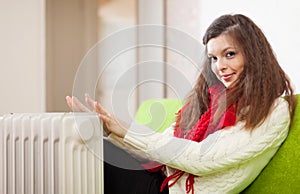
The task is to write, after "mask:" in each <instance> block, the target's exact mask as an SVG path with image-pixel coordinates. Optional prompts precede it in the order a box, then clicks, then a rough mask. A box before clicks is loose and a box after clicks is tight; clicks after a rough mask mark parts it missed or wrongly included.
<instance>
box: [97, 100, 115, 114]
mask: <svg viewBox="0 0 300 194" xmlns="http://www.w3.org/2000/svg"><path fill="white" fill-rule="evenodd" d="M94 110H95V111H96V112H97V113H99V114H101V115H105V116H107V117H112V116H111V115H110V114H109V112H108V111H107V110H105V109H104V108H103V106H102V105H101V104H100V103H98V102H95V103H94Z"/></svg>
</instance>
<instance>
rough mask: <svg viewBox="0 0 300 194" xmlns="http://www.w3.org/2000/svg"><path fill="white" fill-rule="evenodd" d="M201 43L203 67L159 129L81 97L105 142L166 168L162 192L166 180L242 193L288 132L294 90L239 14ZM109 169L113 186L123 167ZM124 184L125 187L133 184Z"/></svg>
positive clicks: (73, 103) (175, 185)
mask: <svg viewBox="0 0 300 194" xmlns="http://www.w3.org/2000/svg"><path fill="white" fill-rule="evenodd" d="M203 44H204V45H205V46H206V55H205V60H204V62H203V64H202V65H203V69H202V72H200V75H199V77H198V80H197V81H196V84H195V86H194V88H193V89H192V91H191V93H190V95H189V96H188V97H187V99H186V101H185V104H184V106H183V107H182V108H181V109H180V110H179V111H178V113H177V117H176V119H175V121H174V123H173V124H172V125H171V126H170V127H169V128H167V129H166V130H165V132H164V133H163V134H161V133H157V132H154V131H152V130H151V129H149V128H148V127H146V126H143V125H139V124H136V123H131V124H130V125H127V124H125V123H124V122H121V121H120V120H119V119H118V118H116V117H115V116H113V115H111V114H110V113H109V112H108V111H107V110H105V108H104V107H102V106H101V105H100V104H99V103H98V102H95V101H93V100H92V99H91V98H89V97H87V99H86V100H87V103H88V104H89V105H90V106H91V107H92V108H93V110H94V111H95V112H98V113H99V118H100V119H101V120H102V121H103V123H104V125H105V128H106V129H107V130H108V131H109V133H110V135H109V136H108V140H109V141H111V142H112V143H114V144H115V145H117V146H119V147H120V148H122V149H125V150H127V152H129V153H132V154H134V156H136V154H137V153H138V156H139V157H141V158H144V159H145V158H146V159H150V160H152V161H153V163H151V162H150V164H151V165H150V166H149V165H144V164H141V165H142V166H144V167H145V168H146V170H147V171H150V172H153V171H163V172H164V173H165V174H166V176H167V177H166V178H165V180H164V181H163V182H162V185H161V191H163V189H164V188H165V186H166V185H168V186H169V193H190V192H192V193H239V192H241V191H242V190H243V189H245V188H246V187H247V186H248V185H249V184H250V183H251V182H252V181H253V180H254V179H255V178H256V177H257V176H258V175H259V173H260V172H261V170H262V169H263V168H264V167H265V166H266V165H267V164H268V162H269V161H270V160H271V158H272V157H273V156H274V154H275V153H276V152H277V150H278V148H279V147H280V145H281V144H282V142H283V141H284V140H285V138H286V137H287V134H288V132H289V127H290V121H291V118H292V115H293V112H294V107H295V97H294V95H293V88H292V87H291V84H290V80H289V78H288V77H287V75H286V74H285V72H284V71H283V70H282V68H281V67H280V65H279V63H278V61H277V59H276V57H275V55H274V53H273V50H272V48H271V46H270V44H269V42H268V41H267V39H266V37H265V36H264V34H263V33H262V31H261V29H260V28H259V27H258V26H257V25H256V24H255V23H254V22H253V21H252V20H251V19H250V18H248V17H246V16H244V15H240V14H236V15H223V16H221V17H219V18H217V19H216V20H215V21H214V22H213V23H212V24H211V25H210V26H209V27H208V29H207V31H206V33H205V35H204V37H203ZM283 95H285V96H286V97H285V98H282V96H283ZM67 101H68V104H69V106H70V107H71V108H72V109H73V110H76V111H80V110H81V111H84V110H86V109H85V108H81V107H82V104H81V103H80V102H78V100H77V99H76V98H75V97H72V98H71V97H68V98H67ZM121 160H122V159H121ZM143 161H145V160H143ZM147 164H148V163H147ZM150 172H145V173H146V174H147V173H150ZM156 173H157V172H156ZM109 175H110V177H117V178H119V179H115V180H119V181H115V182H114V185H113V186H115V187H118V186H117V184H118V182H121V180H120V173H118V171H114V173H111V174H109ZM147 175H148V174H147ZM156 175H157V174H156ZM121 179H126V176H125V177H122V178H121ZM146 179H147V178H146V175H145V179H144V180H146ZM131 180H132V182H133V183H136V182H140V181H141V180H142V178H141V177H140V176H139V177H136V178H132V177H131ZM128 185H129V184H126V186H128ZM130 185H131V186H132V185H133V184H130ZM123 186H124V185H123ZM126 186H124V188H123V191H128V190H130V188H126ZM155 187H157V184H156V186H155ZM157 190H158V189H157ZM164 191H165V190H164ZM142 193H145V194H146V193H148V192H147V191H145V192H142Z"/></svg>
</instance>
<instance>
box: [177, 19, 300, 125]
mask: <svg viewBox="0 0 300 194" xmlns="http://www.w3.org/2000/svg"><path fill="white" fill-rule="evenodd" d="M225 33H226V34H227V35H229V36H230V37H232V38H233V40H235V44H236V46H237V47H238V48H240V50H241V52H242V54H243V56H244V61H245V64H244V70H243V72H242V74H241V75H240V77H239V78H238V80H237V81H236V82H235V83H234V87H233V88H231V89H226V91H225V92H226V98H224V100H220V101H219V104H220V105H221V106H220V107H221V108H220V109H222V110H221V111H219V112H220V113H222V111H224V110H226V108H227V107H229V106H230V105H232V104H233V105H234V106H235V110H236V112H237V116H238V117H237V118H238V120H239V121H245V128H246V129H248V130H252V129H254V128H255V127H256V126H259V125H260V124H261V123H262V122H263V121H264V119H265V118H266V117H267V116H268V114H269V112H270V111H271V109H272V105H273V103H274V101H275V99H276V98H278V97H280V96H283V95H285V96H286V100H287V101H288V103H289V111H290V115H291V118H292V115H293V111H294V108H295V103H296V102H295V97H294V95H293V88H292V86H291V83H290V80H289V78H288V76H287V75H286V74H285V72H284V71H283V70H282V68H281V67H280V65H279V63H278V61H277V59H276V56H275V54H274V52H273V50H272V48H271V45H270V44H269V42H268V40H267V39H266V37H265V36H264V34H263V32H262V30H261V29H260V28H259V27H258V26H257V25H256V24H255V23H254V22H253V21H252V20H251V19H249V18H248V17H246V16H244V15H241V14H236V15H223V16H221V17H219V18H217V19H216V20H215V21H213V23H212V24H211V25H210V26H209V27H208V29H207V30H206V33H205V35H204V37H203V44H204V45H205V46H206V44H207V43H208V41H209V40H210V39H212V38H216V37H218V36H219V35H221V34H225ZM205 54H206V56H204V57H205V60H204V61H203V66H202V67H203V68H202V71H201V73H200V75H199V77H198V79H197V82H196V84H195V86H194V88H193V90H192V91H191V93H190V95H189V96H188V97H187V99H186V102H188V104H187V105H186V107H185V108H184V109H183V110H182V114H181V119H180V121H179V123H177V124H178V125H179V126H180V127H182V128H183V129H185V130H189V129H191V127H192V126H193V125H194V124H195V123H196V122H197V121H198V119H199V117H200V116H201V115H202V114H203V113H204V112H205V111H206V110H207V109H208V106H209V94H208V88H209V87H210V86H212V85H214V84H222V83H221V82H220V81H219V80H218V79H217V77H216V76H215V74H214V73H213V71H212V69H211V63H210V60H209V58H208V57H207V53H206V52H205ZM222 105H223V106H222ZM222 107H223V108H222ZM246 107H247V108H246ZM220 115H221V114H219V115H215V117H219V116H220ZM214 120H218V118H216V119H214Z"/></svg>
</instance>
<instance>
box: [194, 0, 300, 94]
mask: <svg viewBox="0 0 300 194" xmlns="http://www.w3.org/2000/svg"><path fill="white" fill-rule="evenodd" d="M200 2H201V3H200V14H201V17H200V28H201V32H202V33H201V36H203V34H204V32H205V29H206V28H207V27H208V25H209V24H210V23H211V22H212V21H213V20H214V19H215V18H217V17H218V16H220V15H222V14H227V13H242V14H245V15H247V16H249V17H250V18H251V19H252V20H253V21H254V22H255V23H256V24H257V25H259V26H260V27H261V29H262V30H263V31H264V33H265V35H266V37H267V38H268V40H269V41H270V43H271V45H272V47H273V50H274V51H275V53H276V55H277V58H278V60H279V62H280V64H281V66H282V68H283V69H284V70H285V72H286V73H287V74H288V75H289V76H290V78H291V80H292V82H293V84H294V86H295V88H296V93H300V76H299V72H300V71H299V69H300V54H299V53H300V47H299V45H300V36H299V35H300V19H299V18H300V11H299V10H300V3H299V2H298V1H292V0H288V1H286V0H265V1H261V0H252V1H240V0H231V1H223V0H209V1H208V0H200Z"/></svg>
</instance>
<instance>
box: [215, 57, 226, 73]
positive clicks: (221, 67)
mask: <svg viewBox="0 0 300 194" xmlns="http://www.w3.org/2000/svg"><path fill="white" fill-rule="evenodd" d="M216 65H217V69H218V70H219V71H222V70H224V69H226V68H227V64H226V61H225V60H222V59H219V60H218V62H217V64H216Z"/></svg>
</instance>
